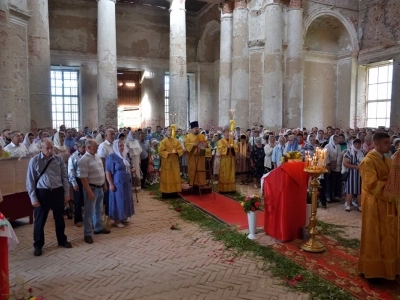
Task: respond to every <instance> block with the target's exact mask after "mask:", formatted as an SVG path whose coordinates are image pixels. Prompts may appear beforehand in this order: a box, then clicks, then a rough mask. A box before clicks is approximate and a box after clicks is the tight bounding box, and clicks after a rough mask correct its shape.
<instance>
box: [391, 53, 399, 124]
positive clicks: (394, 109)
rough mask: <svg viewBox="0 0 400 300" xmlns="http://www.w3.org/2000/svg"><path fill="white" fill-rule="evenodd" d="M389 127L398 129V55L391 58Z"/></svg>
mask: <svg viewBox="0 0 400 300" xmlns="http://www.w3.org/2000/svg"><path fill="white" fill-rule="evenodd" d="M391 99H392V101H391V110H390V127H391V128H393V129H395V130H397V131H400V56H398V57H397V58H395V59H393V76H392V98H391Z"/></svg>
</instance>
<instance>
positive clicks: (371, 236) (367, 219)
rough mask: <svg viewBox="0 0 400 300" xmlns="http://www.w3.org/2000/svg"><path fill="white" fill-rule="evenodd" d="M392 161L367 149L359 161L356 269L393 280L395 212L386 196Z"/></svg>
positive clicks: (396, 267)
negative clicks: (358, 255) (359, 244)
mask: <svg viewBox="0 0 400 300" xmlns="http://www.w3.org/2000/svg"><path fill="white" fill-rule="evenodd" d="M391 164H392V161H391V159H390V158H389V157H387V156H385V157H384V158H383V157H382V156H381V155H380V154H379V153H378V152H376V151H370V152H369V153H368V154H367V156H366V157H365V158H364V159H363V161H362V162H361V165H360V174H361V178H362V190H361V203H362V205H361V206H362V227H361V246H360V258H359V261H358V270H359V271H360V273H362V274H364V276H365V278H386V279H389V280H393V279H395V277H396V274H399V273H400V254H399V251H398V250H399V249H398V248H397V246H398V242H399V231H398V229H399V228H398V225H399V224H398V212H397V210H396V208H394V209H393V205H392V203H391V202H390V201H389V197H387V196H385V194H384V188H385V185H386V183H387V180H388V177H389V172H390V169H391Z"/></svg>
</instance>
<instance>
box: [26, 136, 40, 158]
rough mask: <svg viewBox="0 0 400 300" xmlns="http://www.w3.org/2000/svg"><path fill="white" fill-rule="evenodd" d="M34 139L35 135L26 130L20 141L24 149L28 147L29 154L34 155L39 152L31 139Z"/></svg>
mask: <svg viewBox="0 0 400 300" xmlns="http://www.w3.org/2000/svg"><path fill="white" fill-rule="evenodd" d="M34 139H35V136H34V135H33V133H32V132H28V133H27V134H25V138H24V141H23V142H22V143H23V144H24V145H25V147H26V149H28V152H29V154H30V155H36V154H38V153H39V152H40V150H39V149H38V147H37V146H36V145H35V144H34V143H33V140H34Z"/></svg>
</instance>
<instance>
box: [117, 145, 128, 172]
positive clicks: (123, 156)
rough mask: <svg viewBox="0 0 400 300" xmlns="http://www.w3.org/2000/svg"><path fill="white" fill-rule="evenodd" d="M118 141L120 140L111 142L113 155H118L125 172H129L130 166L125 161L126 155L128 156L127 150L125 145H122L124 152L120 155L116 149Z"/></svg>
mask: <svg viewBox="0 0 400 300" xmlns="http://www.w3.org/2000/svg"><path fill="white" fill-rule="evenodd" d="M119 141H120V140H115V141H114V142H113V150H114V153H115V154H116V155H118V157H119V158H121V159H122V161H123V162H124V165H125V168H126V171H127V172H129V170H130V169H131V165H130V163H129V161H128V160H127V159H126V155H127V154H128V148H127V147H126V145H125V144H124V151H123V152H122V153H121V152H119V149H118V143H119Z"/></svg>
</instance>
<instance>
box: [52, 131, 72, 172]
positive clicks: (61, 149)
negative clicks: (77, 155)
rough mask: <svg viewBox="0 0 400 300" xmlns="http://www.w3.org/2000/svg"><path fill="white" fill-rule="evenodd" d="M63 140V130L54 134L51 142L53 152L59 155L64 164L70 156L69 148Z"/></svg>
mask: <svg viewBox="0 0 400 300" xmlns="http://www.w3.org/2000/svg"><path fill="white" fill-rule="evenodd" d="M64 141H65V133H64V132H63V131H59V132H57V133H56V134H55V135H54V138H53V144H54V154H57V155H60V156H61V157H62V159H63V160H64V163H65V165H66V166H67V165H68V158H69V156H70V153H71V152H70V150H69V148H68V147H67V146H65V144H64Z"/></svg>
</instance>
